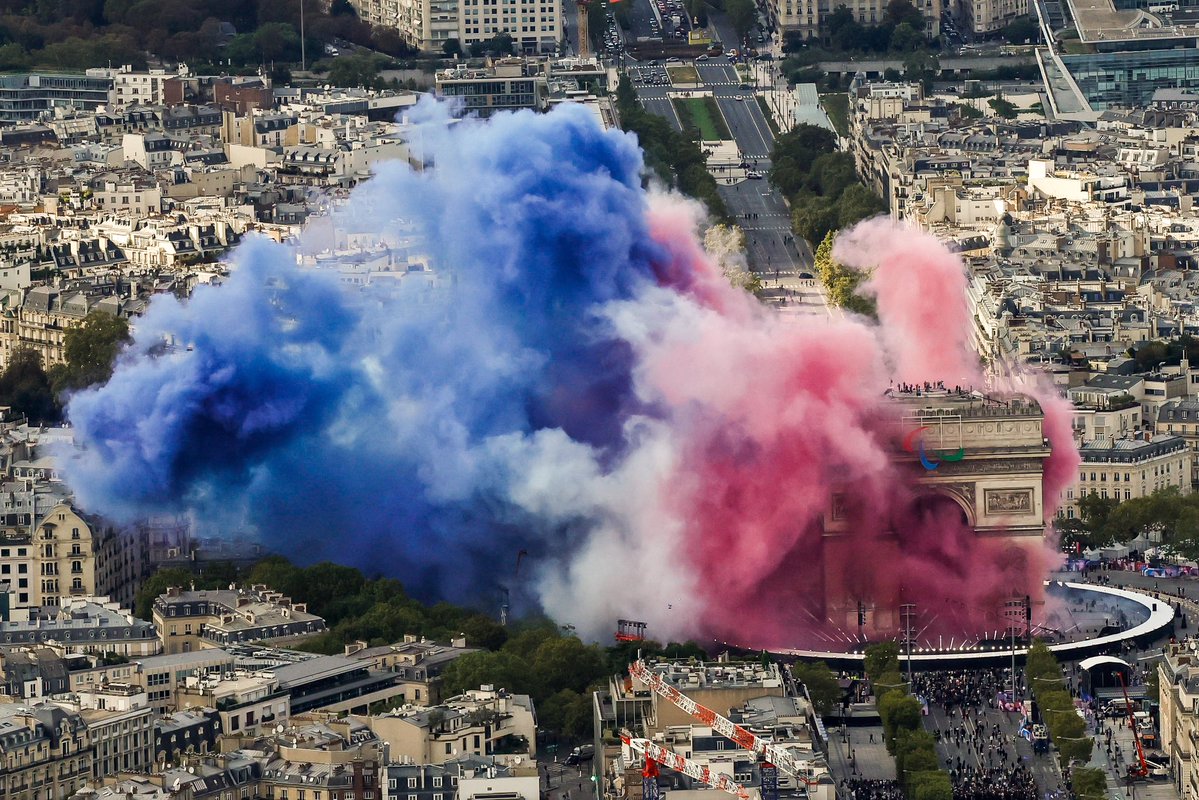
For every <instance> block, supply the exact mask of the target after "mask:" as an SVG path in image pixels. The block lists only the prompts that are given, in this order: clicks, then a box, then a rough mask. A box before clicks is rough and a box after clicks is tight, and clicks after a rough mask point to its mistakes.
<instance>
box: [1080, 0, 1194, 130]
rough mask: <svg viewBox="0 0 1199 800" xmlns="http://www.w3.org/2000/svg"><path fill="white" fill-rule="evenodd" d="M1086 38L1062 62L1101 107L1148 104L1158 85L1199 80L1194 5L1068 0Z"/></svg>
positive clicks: (1093, 103)
mask: <svg viewBox="0 0 1199 800" xmlns="http://www.w3.org/2000/svg"><path fill="white" fill-rule="evenodd" d="M1068 5H1069V9H1070V12H1071V14H1070V15H1071V17H1073V20H1074V23H1075V28H1076V29H1077V31H1078V38H1079V41H1080V42H1081V44H1082V45H1083V46H1084V47H1085V49H1086V50H1088V51H1089V52H1081V53H1080V52H1076V53H1062V54H1061V55H1060V58H1061V61H1062V63H1063V64H1064V65H1065V66H1066V68H1067V69H1068V70H1069V71H1070V74H1071V75H1072V76H1073V77H1074V80H1075V81H1076V82H1077V84H1078V87H1079V89H1081V91H1082V93H1083V95H1084V96H1085V97H1086V99H1087V101H1088V102H1089V103H1090V105H1091V107H1092V108H1094V109H1096V110H1102V109H1105V108H1108V107H1109V106H1118V107H1121V108H1137V107H1142V106H1147V105H1149V103H1150V102H1151V101H1152V100H1153V93H1154V92H1155V91H1157V90H1158V89H1163V88H1177V87H1182V86H1194V85H1195V84H1196V82H1197V81H1199V25H1197V24H1196V21H1195V18H1194V16H1193V15H1192V14H1191V12H1190V9H1187V8H1182V9H1179V8H1178V7H1177V6H1176V7H1175V8H1174V9H1173V10H1169V11H1167V10H1156V11H1150V10H1148V9H1147V8H1145V7H1143V5H1142V7H1139V8H1138V7H1135V6H1136V5H1137V4H1132V3H1126V2H1123V0H1120V2H1116V1H1115V0H1069V2H1068Z"/></svg>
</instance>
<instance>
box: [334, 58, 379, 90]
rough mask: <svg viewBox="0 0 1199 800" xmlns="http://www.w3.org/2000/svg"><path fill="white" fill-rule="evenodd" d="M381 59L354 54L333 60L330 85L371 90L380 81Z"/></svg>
mask: <svg viewBox="0 0 1199 800" xmlns="http://www.w3.org/2000/svg"><path fill="white" fill-rule="evenodd" d="M380 66H381V65H380V58H379V56H376V55H374V54H362V53H353V54H350V55H345V56H340V57H338V58H335V59H333V64H332V65H331V66H330V67H329V76H328V80H329V83H331V84H333V85H334V86H340V87H360V88H371V87H373V86H375V85H376V84H377V83H378V81H379V69H380Z"/></svg>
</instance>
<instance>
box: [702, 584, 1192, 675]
mask: <svg viewBox="0 0 1199 800" xmlns="http://www.w3.org/2000/svg"><path fill="white" fill-rule="evenodd" d="M1045 593H1046V598H1047V601H1046V609H1047V610H1046V613H1045V614H1044V615H1043V616H1044V619H1043V620H1041V621H1040V622H1038V623H1034V624H1033V625H1032V629H1033V633H1034V636H1037V637H1038V638H1043V639H1044V640H1045V641H1046V642H1047V643H1048V644H1049V649H1050V650H1052V651H1053V653H1054V654H1055V655H1056V656H1057V657H1058V659H1059V660H1060V661H1063V662H1065V661H1080V660H1082V659H1085V658H1089V657H1092V656H1102V655H1112V654H1116V653H1119V652H1120V651H1121V650H1122V649H1123V648H1125V647H1128V646H1136V645H1141V644H1145V643H1148V642H1151V641H1154V640H1157V639H1159V638H1161V637H1162V636H1164V635H1168V634H1170V633H1171V632H1172V631H1173V625H1174V617H1175V611H1174V607H1173V606H1172V605H1171V604H1170V603H1168V602H1164V601H1162V600H1158V599H1157V598H1155V597H1152V596H1150V595H1148V594H1143V593H1141V592H1136V591H1131V590H1128V589H1119V588H1115V587H1112V586H1098V585H1094V584H1089V583H1072V582H1066V581H1060V580H1049V581H1046V582H1045ZM723 644H726V645H732V644H733V643H730V642H725V643H723ZM901 647H902V645H901ZM767 649H768V651H769V652H771V653H774V654H776V655H780V656H786V657H791V658H795V659H798V660H800V661H824V662H826V663H828V665H829V666H831V667H832V668H833V669H845V670H851V671H860V670H861V668H862V664H863V661H864V659H865V653H864V651H865V644H863V645H862V646H857V647H853V648H849V649H846V650H840V651H838V650H803V649H785V648H767ZM1027 652H1028V645H1027V643H1026V642H1022V641H1017V642H1016V643H1015V646H1014V647H1013V646H1012V645H1011V644H1008V643H1003V642H1001V637H996V636H993V635H992V636H989V635H987V634H985V633H984V634H981V635H980V636H979V637H978V638H977V639H976V640H974V641H972V642H968V643H966V644H960V643H955V642H950V643H948V644H947V643H945V642H924V641H920V640H919V639H917V640H916V641H915V642H913V645H912V648H911V653H910V654H909V653H908V652H907V650H906V649H903V651H902V653H901V656H900V658H901V661H902V662H903V664H904V666H905V668H906V666H907V665H908V663H909V661H910V664H911V668H912V670H916V671H921V670H942V669H972V668H983V667H1003V666H1006V665H1008V664H1010V663H1011V662H1012V659H1013V658H1015V659H1016V660H1018V661H1022V660H1023V659H1024V657H1025V655H1026V654H1027Z"/></svg>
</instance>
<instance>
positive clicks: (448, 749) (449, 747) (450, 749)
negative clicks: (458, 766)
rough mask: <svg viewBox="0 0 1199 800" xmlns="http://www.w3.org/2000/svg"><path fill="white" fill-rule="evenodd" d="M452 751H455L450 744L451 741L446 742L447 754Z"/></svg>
mask: <svg viewBox="0 0 1199 800" xmlns="http://www.w3.org/2000/svg"><path fill="white" fill-rule="evenodd" d="M452 752H454V748H452V747H451V746H450V744H449V742H446V745H445V754H446V755H447V756H448V755H449V754H450V753H452Z"/></svg>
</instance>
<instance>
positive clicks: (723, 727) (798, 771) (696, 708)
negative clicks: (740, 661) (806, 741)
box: [629, 661, 817, 786]
mask: <svg viewBox="0 0 1199 800" xmlns="http://www.w3.org/2000/svg"><path fill="white" fill-rule="evenodd" d="M629 674H630V675H632V676H633V677H634V678H636V679H637V680H639V681H641V682H642V683H644V684H645V685H646V686H648V687H649V688H650V689H652V690H653V691H654V693H655V694H657V695H659V696H660V697H663V698H665V699H667V700H669V701H670V702H671V703H673V704H674V705H676V706H677V707H679V708H681V709H682V710H683V711H685V712H687V713H688V714H690V715H691V716H692V717H694V718H695V719H697V720H699V721H700V722H702V723H703V724H705V725H709V726H711V728H712V730H714V731H716V732H717V733H719V734H720V735H721V736H724V737H725V738H728V739H731V740H732V741H733V742H734V743H735V744H736V745H737V746H738V747H742V748H745V749H746V750H750V751H752V752H754V753H757V754H758V755H760V756H763V757H764V758H765V759H766V760H767V761H768V762H770V763H771V764H774V765H775V766H777V767H778V768H779V769H781V770H783V772H785V773H786V774H788V775H790V776H791V777H793V778H795V779H796V780H799V781H803V782H804V783H805V784H807V785H808V786H814V785H816V783H817V782H816V781H815V780H813V779H812V777H811V767H810V766H808V762H807V761H806V760H801V759H798V758H796V757H795V756H793V755H792V754H791V751H790V750H787V749H786V748H784V747H780V746H779V745H776V744H774V743H772V742H769V741H767V740H766V739H763V738H762V737H761V736H758V735H757V734H755V733H754V732H752V731H750V730H747V729H745V728H743V727H741V726H740V725H738V724H737V723H735V722H733V721H732V720H731V719H729V718H727V717H724V716H721V715H720V714H717V713H716V712H715V711H713V710H712V709H710V708H708V707H707V706H703V705H700V704H699V703H697V702H695V701H694V700H692V699H691V698H690V697H688V696H687V695H685V694H683V693H682V692H680V691H679V690H678V689H676V688H674V687H673V686H671V685H670V684H669V683H667V682H666V681H665V679H664V678H663V677H662V676H661V675H660V674H659V673H657V672H654V671H653V670H652V669H650V668H649V667H647V666H645V663H644V662H642V661H634V662H633V663H632V664H631V665H630V666H629Z"/></svg>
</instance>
